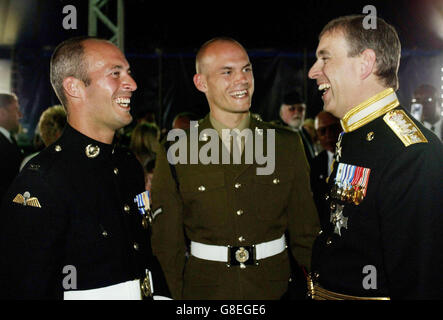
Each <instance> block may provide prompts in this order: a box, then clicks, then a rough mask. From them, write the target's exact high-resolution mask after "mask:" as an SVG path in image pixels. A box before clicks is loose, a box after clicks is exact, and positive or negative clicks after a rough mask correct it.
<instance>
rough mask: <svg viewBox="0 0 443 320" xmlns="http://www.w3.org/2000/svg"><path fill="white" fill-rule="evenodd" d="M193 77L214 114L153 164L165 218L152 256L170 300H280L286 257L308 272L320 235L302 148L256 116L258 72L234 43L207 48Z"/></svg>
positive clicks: (156, 230) (287, 275) (159, 220)
mask: <svg viewBox="0 0 443 320" xmlns="http://www.w3.org/2000/svg"><path fill="white" fill-rule="evenodd" d="M196 67H197V74H196V75H195V76H194V83H195V85H196V87H197V89H198V90H200V91H202V92H204V93H205V95H206V97H207V99H208V103H209V108H210V113H209V114H208V115H207V116H206V117H205V118H204V119H203V120H201V121H199V122H194V123H193V124H192V125H191V128H190V129H189V130H188V131H181V134H180V132H176V133H177V136H178V137H179V138H180V140H179V141H176V142H174V143H172V141H171V145H170V146H169V147H167V148H165V149H162V150H160V153H159V154H158V155H157V162H156V168H155V174H154V180H153V184H152V199H153V208H154V209H156V212H158V211H157V209H158V210H160V209H159V208H161V210H162V212H161V213H158V215H157V216H156V217H155V218H154V222H153V235H152V247H153V251H154V253H155V254H156V255H157V256H158V258H159V260H160V263H161V265H162V267H163V270H164V271H165V275H166V279H167V281H168V284H169V288H170V289H171V292H172V295H173V297H174V298H178V299H182V298H183V299H233V300H239V299H280V298H281V297H282V296H283V295H284V294H285V293H286V292H287V290H288V284H289V281H290V279H291V271H290V256H289V252H290V253H292V256H293V257H294V258H295V260H296V262H297V263H298V265H300V266H302V267H306V269H309V267H310V260H311V248H312V243H313V241H314V238H315V236H316V235H317V233H318V231H319V229H320V228H319V222H318V217H317V212H316V210H315V204H314V202H313V199H312V194H311V191H310V186H309V169H308V164H307V161H306V156H305V154H304V150H303V144H302V142H301V139H300V136H299V135H298V134H297V133H295V132H292V131H290V130H287V129H284V128H280V129H278V128H276V127H274V126H272V125H271V124H268V123H265V122H262V121H259V120H257V119H255V118H254V117H252V116H251V115H250V113H249V108H250V106H251V98H252V95H253V92H254V78H253V73H252V66H251V63H250V61H249V57H248V55H247V53H246V50H245V49H244V48H243V46H242V45H241V44H239V43H238V42H237V41H235V40H233V39H230V38H215V39H212V40H209V41H208V42H206V43H205V44H204V45H203V46H202V47H201V49H200V50H199V52H198V54H197V59H196ZM248 132H249V133H250V135H248V134H247V133H248ZM173 134H174V131H171V132H170V134H168V136H169V137H170V136H173ZM231 137H233V138H232V143H231V141H230V140H231ZM273 138H274V139H273ZM168 139H169V138H168ZM172 140H174V137H172ZM182 142H183V143H182ZM261 142H263V143H261ZM181 143H182V144H181ZM177 145H179V146H180V145H183V146H184V147H183V148H182V149H177ZM208 146H212V147H211V150H209V151H208ZM214 146H215V147H214ZM260 147H262V148H260ZM166 149H167V150H168V152H166ZM259 149H261V151H259ZM172 150H178V151H179V154H178V156H179V157H181V156H182V155H184V158H185V159H184V161H175V160H177V159H175V157H174V155H175V154H176V153H175V152H174V151H172ZM230 150H232V152H230ZM182 152H183V153H182ZM240 154H241V156H240ZM257 154H258V155H260V156H261V155H265V154H266V159H260V157H258V156H257ZM226 155H227V157H224V156H226ZM208 157H209V159H208ZM246 159H248V160H246ZM178 160H179V159H178ZM207 160H210V161H207ZM261 160H265V161H261ZM168 161H169V163H168ZM188 240H190V243H189V242H188ZM286 245H287V246H288V248H289V249H288V250H286ZM187 251H188V252H189V258H186V252H187ZM295 270H299V269H295ZM292 279H293V278H292ZM294 281H295V284H296V286H297V284H299V285H300V286H303V282H300V283H298V280H297V279H295V280H294ZM294 287H295V286H294ZM291 288H293V286H291ZM304 290H306V282H304ZM293 292H295V293H296V292H297V289H296V288H295V290H294V291H293ZM285 297H290V298H292V297H296V294H295V295H285Z"/></svg>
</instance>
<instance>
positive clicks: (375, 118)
mask: <svg viewBox="0 0 443 320" xmlns="http://www.w3.org/2000/svg"><path fill="white" fill-rule="evenodd" d="M342 126H343V128H344V133H342V135H341V136H340V138H339V142H338V143H337V151H336V154H335V157H336V158H335V163H334V170H333V172H332V173H331V175H330V176H329V181H328V183H329V192H328V194H327V195H326V198H327V201H328V203H329V210H330V211H329V212H330V224H329V227H328V228H325V229H323V230H322V232H321V233H320V235H319V237H318V238H317V239H316V241H315V244H314V248H313V259H312V270H313V272H312V273H311V275H310V279H309V284H310V289H311V292H310V293H311V295H312V296H313V298H314V299H358V298H365V299H367V298H384V299H387V298H391V299H442V298H443V276H442V275H441V268H442V266H443V250H442V248H443V232H442V231H441V227H442V226H443V214H442V208H443V170H442V164H443V147H442V144H441V142H440V141H439V140H438V138H437V137H436V136H435V135H434V134H433V133H431V132H430V131H428V130H427V129H425V128H424V127H423V126H422V125H421V124H420V123H418V122H417V121H415V120H414V119H413V118H412V117H411V116H410V115H409V114H408V112H407V111H405V110H404V109H403V108H402V107H400V106H399V102H398V100H397V97H396V95H395V93H394V91H393V90H392V89H387V90H384V91H383V92H381V93H380V94H378V95H376V96H374V97H372V98H371V99H369V100H368V101H365V102H364V103H362V104H360V105H359V106H357V107H355V108H353V109H351V110H350V111H349V112H348V113H347V114H346V115H345V117H344V118H343V119H342Z"/></svg>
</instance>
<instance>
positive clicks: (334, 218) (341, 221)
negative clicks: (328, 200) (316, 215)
mask: <svg viewBox="0 0 443 320" xmlns="http://www.w3.org/2000/svg"><path fill="white" fill-rule="evenodd" d="M343 208H344V205H341V204H337V206H336V207H335V210H334V212H331V218H330V220H329V221H330V222H332V224H333V225H335V228H334V233H336V234H338V235H339V236H341V228H345V229H348V218H347V217H345V216H344V215H343Z"/></svg>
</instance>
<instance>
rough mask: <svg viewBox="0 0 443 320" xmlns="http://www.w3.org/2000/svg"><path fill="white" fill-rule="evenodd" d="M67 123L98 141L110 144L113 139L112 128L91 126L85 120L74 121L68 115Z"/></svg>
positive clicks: (113, 132)
mask: <svg viewBox="0 0 443 320" xmlns="http://www.w3.org/2000/svg"><path fill="white" fill-rule="evenodd" d="M68 123H69V125H70V126H71V127H73V128H74V129H75V130H77V131H78V132H80V133H82V134H84V135H85V136H87V137H89V138H91V139H94V140H96V141H98V142H101V143H105V144H111V143H112V140H113V139H114V134H115V131H113V130H109V129H101V128H96V127H92V126H90V125H88V123H87V122H85V121H76V119H75V118H74V119H73V118H71V117H68Z"/></svg>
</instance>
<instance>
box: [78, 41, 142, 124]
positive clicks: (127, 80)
mask: <svg viewBox="0 0 443 320" xmlns="http://www.w3.org/2000/svg"><path fill="white" fill-rule="evenodd" d="M83 45H84V49H85V59H86V61H87V65H88V77H89V79H90V83H89V85H88V86H85V87H84V101H83V103H84V105H85V108H86V110H87V111H86V113H87V119H85V120H86V121H89V123H90V125H91V126H92V127H94V128H95V129H96V130H105V131H106V130H107V131H115V130H118V129H120V128H122V127H124V126H126V125H128V124H129V123H131V121H132V116H131V114H130V101H131V96H132V92H133V91H135V90H136V89H137V84H136V83H135V81H134V79H132V77H131V75H130V69H129V63H128V61H127V60H126V58H125V57H124V55H123V53H122V52H121V51H120V50H119V49H118V48H117V47H116V46H114V45H113V44H111V43H108V42H105V41H97V40H86V41H85V42H84V43H83Z"/></svg>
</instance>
